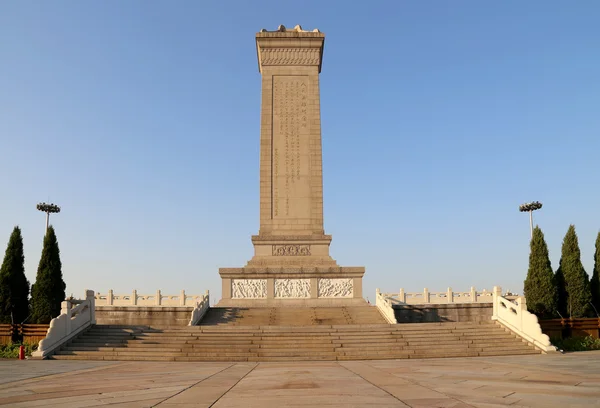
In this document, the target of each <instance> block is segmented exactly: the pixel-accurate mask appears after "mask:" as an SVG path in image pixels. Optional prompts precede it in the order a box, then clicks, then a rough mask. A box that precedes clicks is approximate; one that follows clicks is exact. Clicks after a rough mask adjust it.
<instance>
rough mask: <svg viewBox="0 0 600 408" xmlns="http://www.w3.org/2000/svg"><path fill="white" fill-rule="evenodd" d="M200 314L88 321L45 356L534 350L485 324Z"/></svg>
mask: <svg viewBox="0 0 600 408" xmlns="http://www.w3.org/2000/svg"><path fill="white" fill-rule="evenodd" d="M265 316H266V314H265ZM269 316H270V315H269ZM208 317H209V322H211V321H212V322H214V323H212V324H208V325H202V326H191V327H165V328H162V329H161V328H150V327H147V326H109V325H106V326H103V325H96V326H93V327H92V328H91V329H89V330H88V331H87V332H85V333H84V334H83V335H81V336H79V337H78V338H76V339H75V340H73V341H72V342H70V343H69V344H68V345H66V346H64V347H63V348H62V349H61V350H60V351H58V352H56V353H55V355H54V356H52V357H51V358H54V359H57V360H119V361H122V360H138V361H139V360H149V361H299V360H329V361H335V360H371V359H401V358H433V357H471V356H498V355H515V354H539V353H540V351H538V350H536V349H535V348H534V347H532V346H530V345H528V344H527V343H524V342H523V341H522V340H521V339H519V338H517V337H516V336H515V335H513V334H512V333H510V332H508V331H507V330H505V329H504V328H503V327H501V326H500V325H498V324H497V323H494V322H491V321H489V322H479V323H414V324H396V325H390V324H368V325H365V324H361V325H356V324H342V325H337V324H334V325H332V324H313V325H301V326H299V325H295V326H292V325H290V326H277V325H273V326H256V325H255V326H252V325H238V324H235V320H234V323H231V322H230V323H229V324H228V323H227V322H221V323H219V321H218V319H217V317H218V313H213V315H212V316H208ZM238 317H239V316H238ZM263 317H264V316H263ZM247 318H248V319H253V318H256V316H254V315H251V314H249V315H248V316H247ZM242 320H243V319H242ZM239 321H240V320H238V322H239ZM247 321H250V320H247Z"/></svg>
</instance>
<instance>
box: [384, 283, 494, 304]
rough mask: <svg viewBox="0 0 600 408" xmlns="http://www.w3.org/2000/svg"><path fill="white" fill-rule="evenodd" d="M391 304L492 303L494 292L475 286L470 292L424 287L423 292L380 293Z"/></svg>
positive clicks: (401, 290) (402, 290)
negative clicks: (479, 289)
mask: <svg viewBox="0 0 600 408" xmlns="http://www.w3.org/2000/svg"><path fill="white" fill-rule="evenodd" d="M380 296H382V297H383V298H385V299H388V300H389V302H390V303H391V304H408V305H420V304H444V303H492V301H493V294H492V292H490V291H487V290H485V289H484V290H482V291H477V290H476V289H475V288H474V287H471V290H470V291H468V292H454V291H453V290H452V288H448V290H446V292H430V291H429V289H427V288H425V289H423V292H405V291H404V289H403V288H402V289H400V291H399V292H398V293H380Z"/></svg>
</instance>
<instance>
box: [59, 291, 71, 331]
mask: <svg viewBox="0 0 600 408" xmlns="http://www.w3.org/2000/svg"><path fill="white" fill-rule="evenodd" d="M60 314H61V315H62V314H64V315H66V316H67V320H66V322H65V336H67V335H68V334H70V333H71V302H69V301H68V300H65V301H63V302H61V303H60Z"/></svg>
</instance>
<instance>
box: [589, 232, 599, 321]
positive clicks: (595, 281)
mask: <svg viewBox="0 0 600 408" xmlns="http://www.w3.org/2000/svg"><path fill="white" fill-rule="evenodd" d="M590 287H591V290H592V304H593V305H594V307H595V308H596V310H597V311H598V313H600V232H598V237H597V238H596V252H595V253H594V273H593V274H592V281H591V282H590Z"/></svg>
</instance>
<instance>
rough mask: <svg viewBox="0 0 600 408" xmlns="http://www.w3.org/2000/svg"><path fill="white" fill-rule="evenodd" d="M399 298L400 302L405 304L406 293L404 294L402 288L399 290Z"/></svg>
mask: <svg viewBox="0 0 600 408" xmlns="http://www.w3.org/2000/svg"><path fill="white" fill-rule="evenodd" d="M398 297H399V298H400V302H402V303H406V293H404V288H400V293H399V294H398Z"/></svg>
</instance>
